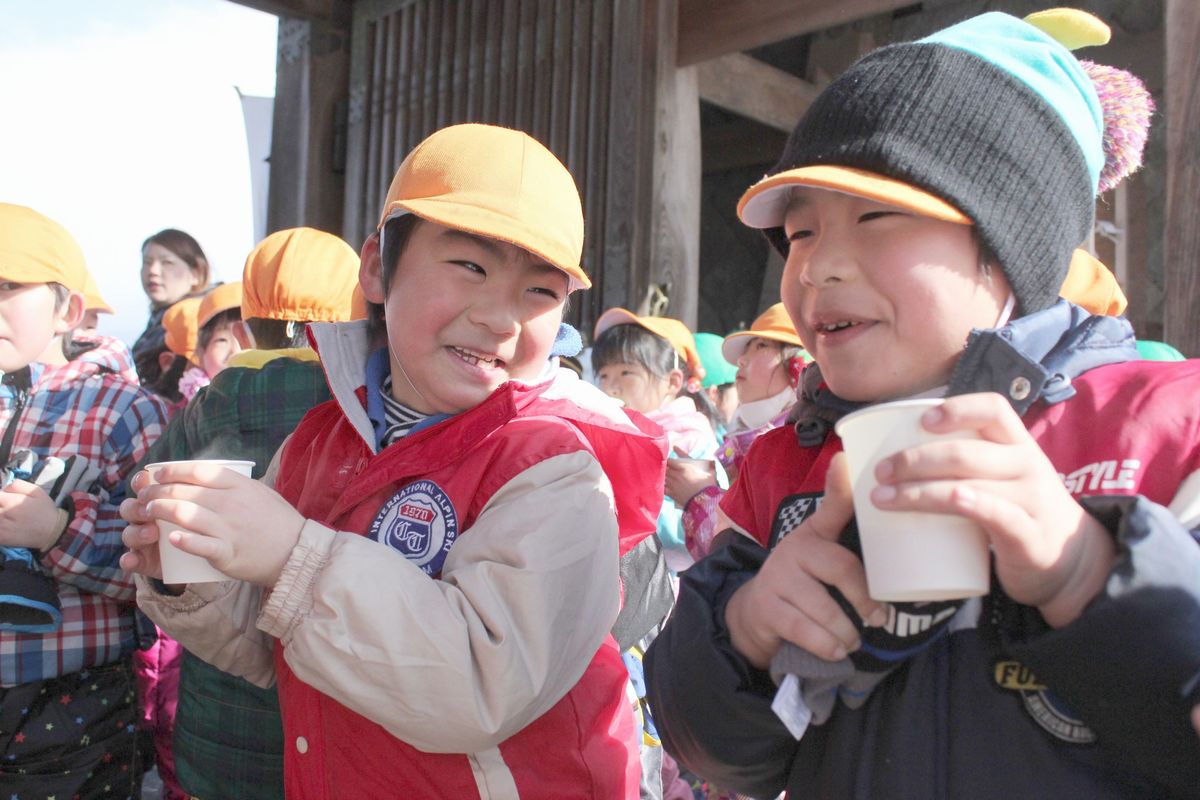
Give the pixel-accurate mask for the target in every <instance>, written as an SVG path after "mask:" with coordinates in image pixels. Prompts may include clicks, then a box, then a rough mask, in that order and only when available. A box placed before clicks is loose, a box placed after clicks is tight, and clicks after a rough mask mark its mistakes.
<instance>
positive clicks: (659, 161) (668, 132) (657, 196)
mask: <svg viewBox="0 0 1200 800" xmlns="http://www.w3.org/2000/svg"><path fill="white" fill-rule="evenodd" d="M656 5H657V6H658V8H657V9H656V10H655V11H656V13H657V16H658V31H659V36H658V52H657V54H656V60H657V72H658V74H657V80H656V81H655V87H656V95H657V96H656V98H655V113H654V122H655V133H654V172H653V175H654V182H653V185H652V192H653V194H652V198H651V226H652V227H651V231H650V264H649V267H650V269H649V282H650V284H652V285H658V286H664V287H665V291H666V294H667V296H668V297H669V298H670V303H669V305H668V306H667V311H666V313H667V314H668V315H669V316H673V317H677V318H678V319H681V320H683V321H684V322H685V323H686V324H687V325H688V327H689V328H691V329H692V330H695V329H696V318H697V313H698V306H699V302H700V199H701V195H700V176H701V162H700V152H701V151H700V93H699V83H698V80H697V73H696V67H676V66H675V40H676V35H677V31H678V21H677V16H676V15H677V13H678V2H677V0H658V2H657V3H656ZM646 288H647V289H650V287H649V286H648V287H646Z"/></svg>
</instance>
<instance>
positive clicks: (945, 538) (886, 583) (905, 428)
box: [835, 399, 990, 602]
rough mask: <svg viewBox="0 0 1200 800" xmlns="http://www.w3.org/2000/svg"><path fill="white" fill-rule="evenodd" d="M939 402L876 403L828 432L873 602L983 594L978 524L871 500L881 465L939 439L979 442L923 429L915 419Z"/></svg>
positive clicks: (984, 555)
mask: <svg viewBox="0 0 1200 800" xmlns="http://www.w3.org/2000/svg"><path fill="white" fill-rule="evenodd" d="M942 402H943V401H942V400H940V399H929V400H900V401H897V402H894V403H881V404H879V405H876V406H871V407H869V408H864V409H862V410H861V411H855V412H854V413H852V414H847V415H846V416H844V417H842V418H841V419H840V420H838V422H837V424H836V426H835V430H836V431H837V434H838V436H839V437H841V440H842V446H843V448H844V449H845V451H846V461H847V466H848V467H849V472H850V482H851V485H852V486H853V488H854V517H855V520H856V521H857V523H858V536H859V541H860V542H861V544H862V553H863V565H864V566H865V567H866V571H867V589H868V591H869V592H870V594H871V597H872V598H874V599H875V600H878V601H880V602H898V601H912V602H920V601H930V600H952V599H956V598H960V597H972V596H975V595H982V594H986V593H987V590H988V582H989V577H990V564H989V560H988V542H987V536H986V534H985V533H984V532H983V529H982V528H980V527H979V525H977V524H976V523H975V522H973V521H971V520H969V519H966V518H965V517H959V516H955V515H951V514H930V513H925V512H917V511H884V510H883V509H880V508H878V507H876V506H875V504H874V503H872V502H871V491H872V490H873V489H874V488H875V487H876V486H878V485H879V482H878V481H877V480H876V479H875V465H876V464H878V463H879V461H880V460H881V459H883V458H886V457H887V456H890V455H893V454H894V453H898V452H900V451H901V450H907V449H908V448H910V447H916V446H917V445H921V444H926V443H928V442H934V441H938V440H940V439H975V438H978V437H977V436H976V435H975V433H974V432H973V431H953V432H951V433H946V434H936V433H930V432H929V431H927V430H925V429H924V428H923V427H922V426H921V416H922V415H923V414H924V413H925V412H926V411H928V410H929V409H931V408H934V407H936V406H939V405H941V404H942Z"/></svg>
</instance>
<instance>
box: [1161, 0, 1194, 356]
mask: <svg viewBox="0 0 1200 800" xmlns="http://www.w3.org/2000/svg"><path fill="white" fill-rule="evenodd" d="M1165 32H1166V75H1167V225H1166V232H1165V238H1166V242H1165V244H1166V248H1165V250H1166V258H1165V259H1164V264H1163V272H1164V275H1163V295H1164V298H1165V300H1164V303H1163V306H1164V308H1163V328H1164V336H1163V338H1164V339H1165V340H1166V341H1167V342H1170V343H1171V344H1173V345H1175V346H1176V347H1178V348H1179V349H1180V350H1181V351H1183V354H1184V355H1186V356H1188V357H1190V358H1197V357H1200V324H1197V322H1198V318H1200V313H1198V311H1200V277H1198V274H1200V268H1198V265H1200V139H1197V136H1196V127H1197V125H1200V44H1197V41H1198V38H1197V37H1200V6H1198V5H1197V4H1196V3H1195V2H1194V0H1168V2H1167V10H1166V24H1165Z"/></svg>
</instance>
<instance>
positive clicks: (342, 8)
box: [232, 0, 354, 26]
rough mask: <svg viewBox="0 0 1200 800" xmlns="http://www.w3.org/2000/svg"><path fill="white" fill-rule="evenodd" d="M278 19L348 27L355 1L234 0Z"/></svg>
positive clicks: (240, 4)
mask: <svg viewBox="0 0 1200 800" xmlns="http://www.w3.org/2000/svg"><path fill="white" fill-rule="evenodd" d="M232 1H233V2H234V3H237V4H238V5H239V6H246V7H247V8H253V9H256V10H258V11H264V12H266V13H268V14H274V15H275V16H277V17H288V18H291V19H302V20H308V21H314V20H315V21H319V22H331V23H334V24H336V25H342V26H345V25H348V24H349V22H350V17H351V14H352V13H353V10H354V2H353V0H232Z"/></svg>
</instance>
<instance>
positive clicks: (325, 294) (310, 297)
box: [241, 228, 365, 322]
mask: <svg viewBox="0 0 1200 800" xmlns="http://www.w3.org/2000/svg"><path fill="white" fill-rule="evenodd" d="M358 266H359V258H358V253H356V252H355V251H354V248H353V247H351V246H350V245H348V244H346V242H345V241H343V240H342V239H340V238H339V237H337V236H334V235H333V234H332V233H326V232H325V231H319V230H317V229H315V228H289V229H287V230H282V231H277V232H275V233H272V234H271V235H270V236H268V237H267V238H265V239H263V240H262V241H261V242H259V243H258V246H257V247H255V248H254V249H253V250H251V251H250V255H249V256H247V258H246V266H245V269H243V270H242V302H241V306H242V319H251V318H261V319H279V320H294V321H296V322H344V321H346V320H350V319H355V317H354V291H355V289H357V288H358ZM364 310H365V306H364Z"/></svg>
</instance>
